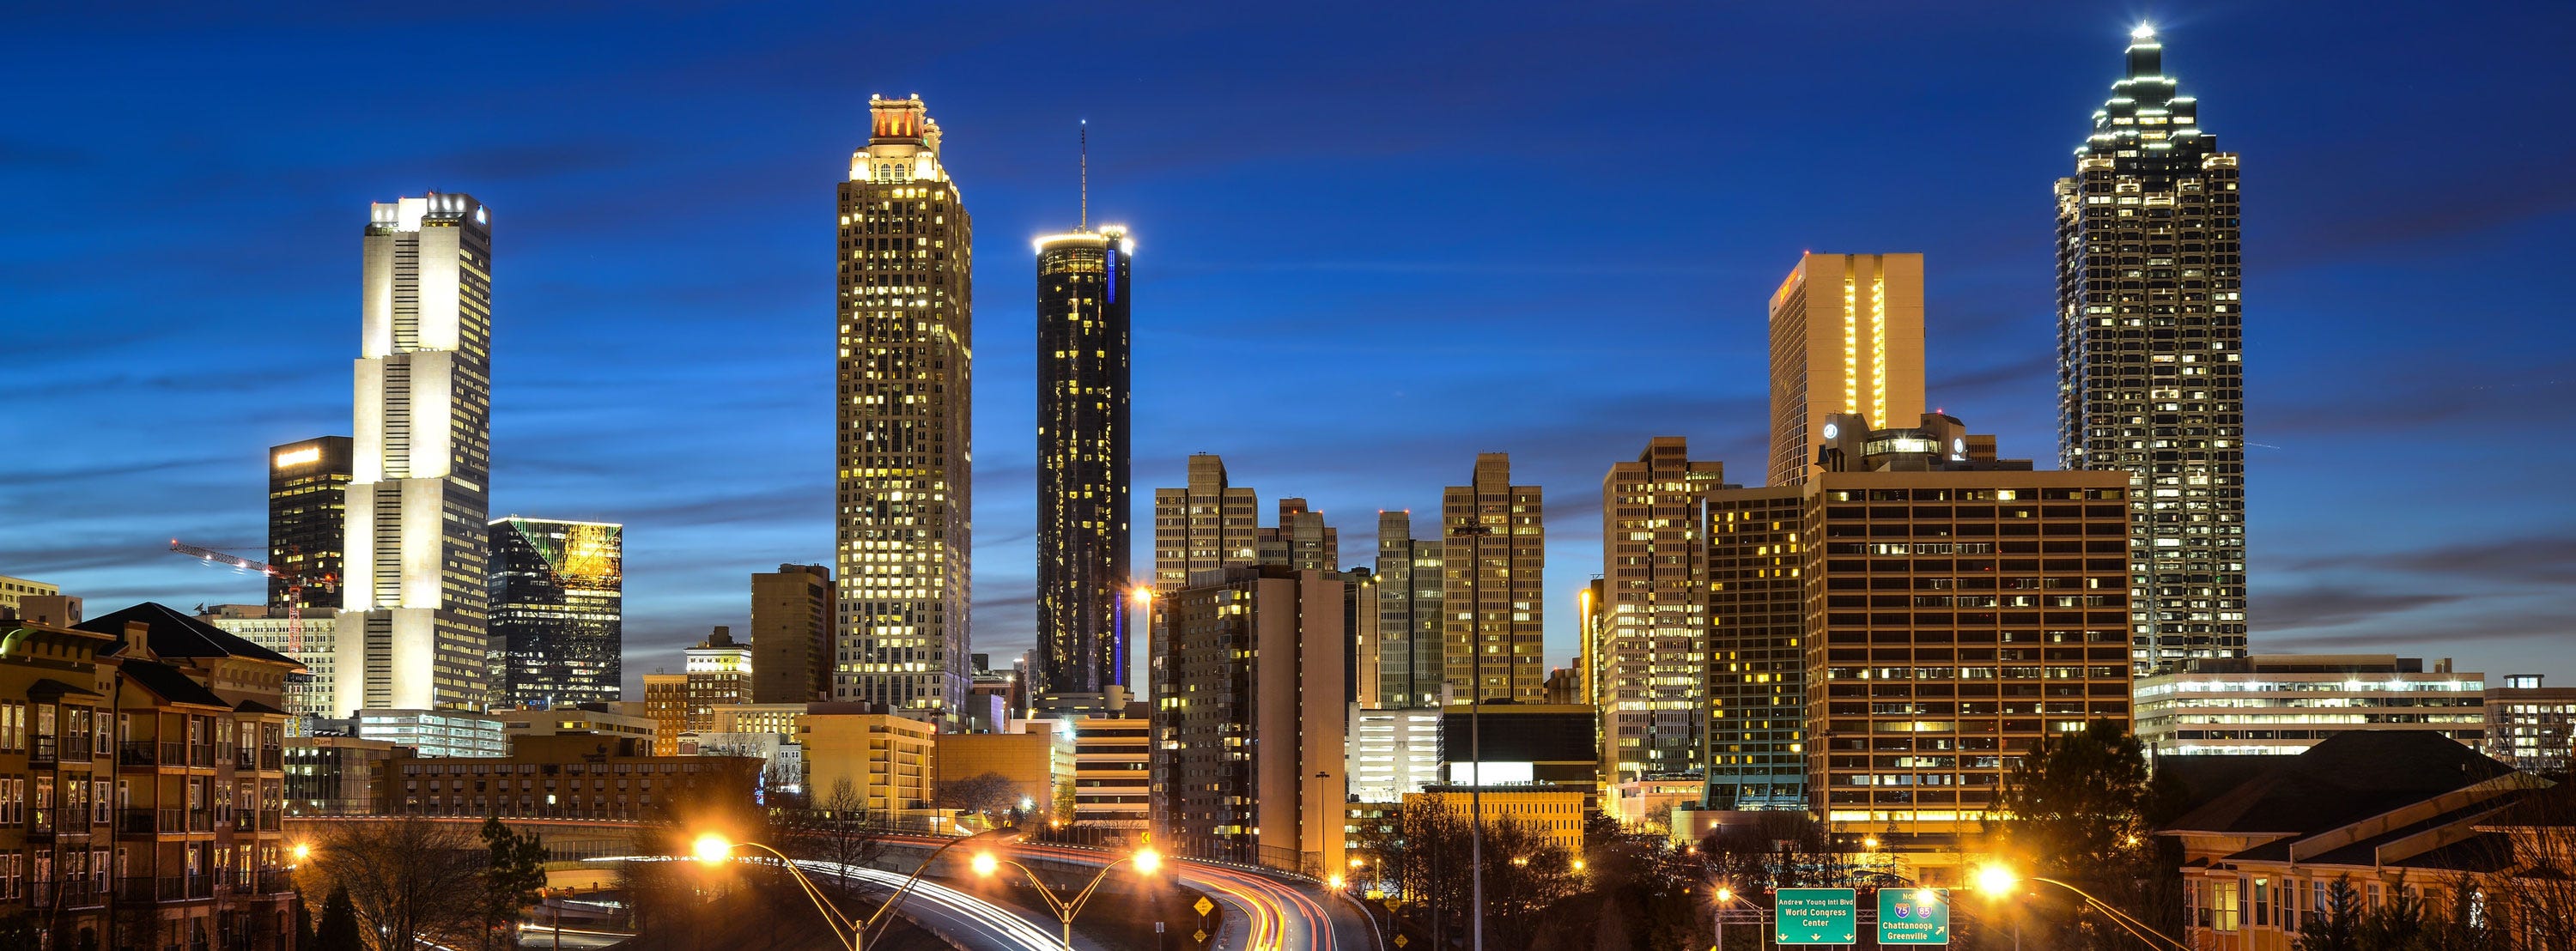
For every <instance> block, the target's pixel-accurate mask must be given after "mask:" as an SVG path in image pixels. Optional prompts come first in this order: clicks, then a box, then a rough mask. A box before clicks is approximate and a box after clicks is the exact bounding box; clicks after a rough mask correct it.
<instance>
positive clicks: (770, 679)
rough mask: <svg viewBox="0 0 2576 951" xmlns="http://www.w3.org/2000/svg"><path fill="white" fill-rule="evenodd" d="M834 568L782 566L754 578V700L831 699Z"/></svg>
mask: <svg viewBox="0 0 2576 951" xmlns="http://www.w3.org/2000/svg"><path fill="white" fill-rule="evenodd" d="M832 617H833V614H832V569H831V568H830V567H829V566H826V565H780V566H778V570H777V571H774V572H760V573H756V574H753V575H752V576H751V698H752V699H753V700H754V701H756V702H759V703H797V704H803V703H812V702H814V701H817V700H829V699H831V697H832V638H833V637H834V634H833V629H834V628H833V623H832Z"/></svg>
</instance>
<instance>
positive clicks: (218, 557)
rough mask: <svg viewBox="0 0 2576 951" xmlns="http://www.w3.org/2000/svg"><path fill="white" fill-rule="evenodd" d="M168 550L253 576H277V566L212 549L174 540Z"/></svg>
mask: <svg viewBox="0 0 2576 951" xmlns="http://www.w3.org/2000/svg"><path fill="white" fill-rule="evenodd" d="M170 550H171V551H175V552H178V553H180V554H182V555H186V556H188V557H190V558H199V559H203V560H206V561H210V562H214V563H215V564H219V565H230V566H232V567H235V568H239V569H241V570H243V571H247V572H251V573H253V574H262V575H269V576H271V577H274V576H276V575H277V566H275V565H271V564H269V563H267V562H264V561H252V560H250V559H248V558H244V557H242V556H240V555H235V554H230V553H227V552H220V551H216V550H214V549H212V548H205V547H201V546H197V545H190V544H187V543H185V542H181V541H180V540H178V539H176V538H173V539H171V540H170Z"/></svg>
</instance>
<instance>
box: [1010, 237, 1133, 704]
mask: <svg viewBox="0 0 2576 951" xmlns="http://www.w3.org/2000/svg"><path fill="white" fill-rule="evenodd" d="M1135 249H1136V242H1135V241H1134V240H1133V239H1131V238H1129V237H1128V236H1127V232H1126V229H1124V228H1120V227H1117V226H1115V225H1109V226H1103V227H1102V228H1101V229H1100V230H1099V231H1092V230H1090V223H1089V222H1088V221H1085V222H1083V223H1082V225H1081V226H1079V227H1077V228H1076V229H1075V230H1073V231H1071V232H1068V233H1065V234H1057V235H1048V236H1046V237H1043V238H1039V239H1038V241H1037V253H1038V279H1037V288H1038V480H1037V481H1038V538H1037V546H1038V603H1037V608H1038V650H1037V670H1036V674H1037V682H1036V683H1034V684H1031V685H1030V687H1031V689H1032V690H1033V691H1035V692H1037V693H1040V694H1046V695H1050V696H1055V697H1059V698H1066V697H1076V696H1092V695H1105V694H1106V692H1107V691H1108V689H1109V688H1110V687H1111V686H1120V685H1126V684H1127V683H1128V680H1129V678H1128V673H1127V669H1128V668H1127V660H1128V650H1129V640H1128V631H1127V630H1126V625H1125V624H1124V623H1123V622H1125V620H1126V618H1127V613H1126V610H1125V607H1126V599H1127V596H1128V595H1127V591H1128V589H1129V588H1131V587H1134V586H1135V583H1136V582H1135V578H1134V575H1133V574H1132V573H1131V572H1130V570H1129V567H1128V547H1129V546H1128V524H1127V519H1128V514H1127V513H1128V506H1127V499H1128V484H1129V483H1128V444H1129V442H1130V439H1131V434H1130V431H1129V428H1128V424H1127V419H1128V382H1127V381H1128V318H1127V315H1128V307H1129V303H1130V302H1129V299H1128V272H1129V268H1130V261H1131V260H1132V257H1133V254H1134V252H1135Z"/></svg>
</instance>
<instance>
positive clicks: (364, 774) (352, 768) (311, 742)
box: [284, 736, 394, 816]
mask: <svg viewBox="0 0 2576 951" xmlns="http://www.w3.org/2000/svg"><path fill="white" fill-rule="evenodd" d="M284 753H285V756H286V814H287V815H290V816H371V815H375V814H376V794H375V789H376V764H377V763H380V762H383V761H385V760H388V759H392V758H393V755H394V744H393V742H392V741H390V740H362V739H359V738H357V737H354V736H292V737H288V738H287V739H286V748H285V750H284Z"/></svg>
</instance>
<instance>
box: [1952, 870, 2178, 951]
mask: <svg viewBox="0 0 2576 951" xmlns="http://www.w3.org/2000/svg"><path fill="white" fill-rule="evenodd" d="M2030 881H2034V882H2043V883H2046V884H2050V885H2055V886H2057V887H2059V888H2063V889H2066V890H2067V891H2070V892H2074V893H2075V897H2077V898H2081V899H2083V900H2084V902H2085V904H2087V905H2089V906H2091V907H2094V908H2098V909H2101V911H2102V913H2103V914H2105V915H2109V916H2110V917H2111V923H2112V924H2115V925H2118V926H2120V930H2122V931H2126V932H2128V933H2129V936H2130V937H2132V938H2136V939H2138V941H2139V943H2141V944H2144V945H2146V946H2147V947H2150V948H2157V947H2163V946H2165V945H2170V946H2172V947H2174V948H2177V949H2180V951H2191V946H2189V945H2186V944H2183V943H2182V942H2180V941H2176V940H2174V939H2173V938H2171V937H2169V936H2167V935H2165V934H2162V933H2160V932H2158V931H2156V930H2155V929H2154V928H2152V927H2149V926H2148V925H2147V923H2146V922H2143V921H2139V920H2138V919H2136V918H2134V917H2131V916H2130V915H2129V913H2128V912H2124V911H2121V910H2120V909H2117V908H2113V907H2111V903H2109V902H2106V901H2103V900H2101V899H2099V898H2095V897H2093V896H2092V894H2091V893H2088V892H2086V891H2085V890H2083V889H2081V888H2077V887H2075V886H2073V885H2069V884H2067V883H2065V882H2061V881H2058V880H2056V879H2053V878H2042V877H2040V876H2037V875H2033V876H2030ZM2020 883H2021V876H2019V875H2016V874H2014V872H2013V870H2012V869H2010V868H2007V867H2005V866H2003V865H2001V864H1990V865H1986V866H1984V867H1981V868H1979V869H1977V878H1976V884H1977V890H1978V891H1981V892H1984V893H1986V897H1988V898H1990V899H1995V900H1998V901H2000V900H2002V899H2003V898H2004V897H2005V896H2007V895H2010V894H2012V892H2013V889H2014V887H2015V886H2017V885H2019V884H2020ZM2159 942H2162V944H2159ZM2013 948H2014V949H2015V951H2019V949H2020V948H2021V918H2020V916H2018V915H2016V916H2014V917H2013Z"/></svg>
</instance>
